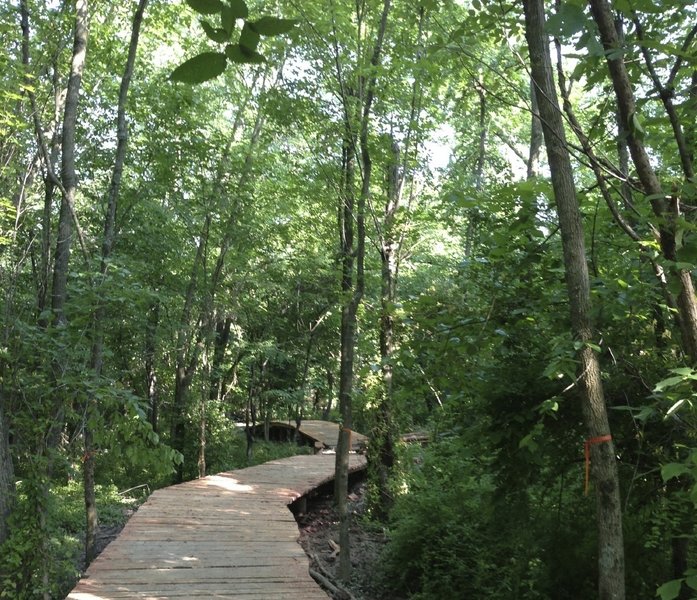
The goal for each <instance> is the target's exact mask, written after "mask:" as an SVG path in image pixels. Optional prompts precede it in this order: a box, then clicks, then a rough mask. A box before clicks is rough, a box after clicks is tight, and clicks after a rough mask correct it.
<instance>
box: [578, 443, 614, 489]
mask: <svg viewBox="0 0 697 600" xmlns="http://www.w3.org/2000/svg"><path fill="white" fill-rule="evenodd" d="M611 441H612V436H611V435H609V434H608V435H599V436H598V437H594V438H590V439H588V440H586V441H585V442H584V444H583V451H584V454H585V455H586V486H585V488H584V492H583V493H584V494H585V495H586V496H587V495H588V486H589V483H590V477H591V446H592V445H593V444H602V443H603V442H611Z"/></svg>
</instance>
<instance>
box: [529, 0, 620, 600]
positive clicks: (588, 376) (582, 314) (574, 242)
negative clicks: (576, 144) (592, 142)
mask: <svg viewBox="0 0 697 600" xmlns="http://www.w3.org/2000/svg"><path fill="white" fill-rule="evenodd" d="M524 8H525V27H526V31H525V33H526V38H527V41H528V47H529V51H530V65H531V71H532V78H533V81H534V83H535V92H536V95H537V102H538V106H539V110H540V117H541V120H542V123H543V133H544V139H545V145H546V148H547V157H548V161H549V166H550V171H551V175H552V186H553V189H554V195H555V200H556V205H557V212H558V215H559V226H560V230H561V236H562V246H563V253H564V266H565V271H566V284H567V288H568V294H569V304H570V308H571V326H572V330H573V334H574V337H575V338H576V340H577V341H578V342H580V343H581V344H582V347H581V349H580V351H579V359H580V374H579V379H578V384H579V387H580V394H581V400H582V407H583V414H584V419H585V422H586V426H587V428H588V434H589V441H588V442H587V443H588V444H589V449H590V453H591V457H592V467H593V468H592V479H593V482H594V484H595V494H596V511H597V512H596V514H597V517H596V518H597V530H598V598H600V600H623V599H624V597H625V590H624V547H623V536H622V511H621V504H620V491H619V479H618V475H617V463H616V458H615V452H614V445H613V442H612V438H611V437H610V424H609V421H608V415H607V407H606V405H605V398H604V393H603V387H602V382H601V378H600V365H599V362H598V356H597V354H596V353H595V351H594V350H593V349H592V347H591V344H594V343H595V337H594V331H593V328H592V322H591V302H590V284H589V277H588V265H587V263H586V255H585V242H584V236H583V224H582V221H581V214H580V211H579V206H578V201H577V198H576V190H575V186H574V181H573V170H572V167H571V160H570V156H569V152H568V149H567V145H566V137H565V133H564V123H563V120H562V116H561V112H560V109H559V104H558V101H557V93H556V88H555V85H554V79H553V76H552V63H551V58H550V54H549V46H548V40H547V35H546V33H545V15H544V2H543V0H524Z"/></svg>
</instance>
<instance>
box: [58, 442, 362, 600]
mask: <svg viewBox="0 0 697 600" xmlns="http://www.w3.org/2000/svg"><path fill="white" fill-rule="evenodd" d="M334 461H335V457H334V455H322V454H320V455H315V456H307V455H305V456H294V457H291V458H286V459H282V460H276V461H270V462H268V463H265V464H263V465H258V466H256V467H250V468H248V469H241V470H239V471H230V472H227V473H219V474H218V475H211V476H209V477H205V478H203V479H197V480H194V481H189V482H186V483H182V484H179V485H174V486H171V487H168V488H164V489H161V490H157V491H156V492H154V493H153V494H152V495H151V496H150V498H149V499H148V501H147V502H146V503H145V504H143V506H141V507H140V509H139V510H138V511H137V512H136V513H135V514H134V515H133V516H132V517H131V518H130V520H129V521H128V523H127V524H126V526H125V527H124V529H123V531H122V532H121V534H120V535H119V537H118V538H117V539H115V540H114V541H113V542H111V544H109V546H107V547H106V549H105V550H104V551H103V552H102V554H101V555H100V556H99V557H98V558H97V559H96V560H95V561H94V562H93V563H92V565H91V566H90V567H89V569H88V570H87V572H86V573H85V575H84V576H83V578H82V579H81V580H80V581H79V582H78V584H77V586H75V589H73V591H72V592H71V593H70V594H69V595H68V599H69V600H109V599H111V598H113V599H122V598H136V599H140V600H165V599H167V598H226V599H230V598H236V599H240V600H262V599H264V600H270V599H279V600H285V599H288V600H290V599H294V600H300V599H302V600H326V598H327V594H326V593H325V592H324V591H323V590H322V589H321V588H320V587H319V586H318V585H317V583H315V581H314V580H313V579H312V577H311V576H310V574H309V573H308V567H309V562H308V558H307V556H306V555H305V552H304V551H303V549H302V548H301V547H300V545H299V544H298V527H297V524H296V522H295V519H294V518H293V516H292V514H291V513H290V511H289V510H288V505H289V504H290V503H292V502H293V501H295V500H297V499H298V498H300V497H302V496H304V495H306V494H308V493H310V492H312V491H313V490H315V489H317V488H318V487H319V486H321V485H322V484H325V483H328V482H330V481H331V480H332V479H333V477H334ZM365 466H366V461H365V458H364V457H363V456H360V455H352V456H351V470H352V471H359V470H362V469H364V468H365Z"/></svg>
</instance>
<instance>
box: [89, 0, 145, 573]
mask: <svg viewBox="0 0 697 600" xmlns="http://www.w3.org/2000/svg"><path fill="white" fill-rule="evenodd" d="M147 4H148V0H140V2H139V4H138V7H137V9H136V12H135V15H134V17H133V25H132V28H131V40H130V44H129V48H128V57H127V59H126V66H125V68H124V73H123V77H122V78H121V87H120V90H119V100H118V108H117V113H116V115H117V116H116V118H117V123H116V139H117V144H116V154H115V157H114V168H113V170H112V174H111V183H110V186H109V192H108V198H107V210H106V214H105V216H104V234H103V237H102V253H101V254H102V256H101V261H100V268H99V271H100V276H101V279H100V280H99V285H100V287H101V285H103V283H104V280H105V278H106V276H107V268H108V261H109V258H110V257H111V253H112V251H113V248H114V241H115V236H116V208H117V205H118V198H119V190H120V188H121V179H122V176H123V166H124V163H125V160H126V148H127V145H128V128H127V126H126V101H127V99H128V90H129V88H130V84H131V78H132V77H133V68H134V64H135V58H136V51H137V49H138V39H139V36H140V26H141V23H142V22H143V13H144V11H145V7H146V6H147ZM96 296H97V306H96V308H95V310H94V312H93V315H92V350H91V358H90V367H91V370H92V374H93V376H94V378H95V382H97V381H98V380H99V379H100V378H101V376H102V367H103V364H104V325H103V323H104V320H105V318H106V308H105V306H104V299H103V298H102V291H101V289H97V293H96ZM98 415H99V407H98V405H97V399H96V398H95V397H94V396H90V397H89V398H88V399H87V406H86V410H85V423H84V434H83V435H84V437H83V439H84V448H85V452H84V457H83V481H84V491H85V517H86V529H85V563H86V564H87V565H89V564H90V563H91V562H92V560H94V558H95V556H96V545H95V544H96V535H97V528H98V526H99V520H98V515H97V502H96V497H95V488H94V484H95V472H94V469H95V455H96V448H95V445H94V432H93V429H92V428H93V423H94V422H95V421H96V420H97V418H98Z"/></svg>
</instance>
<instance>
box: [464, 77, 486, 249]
mask: <svg viewBox="0 0 697 600" xmlns="http://www.w3.org/2000/svg"><path fill="white" fill-rule="evenodd" d="M474 87H475V89H476V90H477V97H478V98H479V119H478V125H479V139H478V142H477V162H476V164H475V168H474V189H475V190H476V191H477V192H479V191H481V189H482V184H483V182H484V159H485V158H486V141H487V126H486V114H487V107H486V91H485V89H484V85H483V82H482V81H477V82H475V84H474ZM478 219H479V214H478V211H477V209H476V208H473V209H471V210H470V211H469V215H468V217H467V231H466V233H465V258H471V256H472V250H473V248H474V245H475V243H474V242H475V237H476V235H477V221H478Z"/></svg>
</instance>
